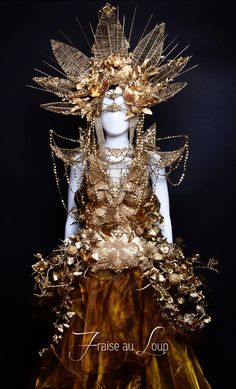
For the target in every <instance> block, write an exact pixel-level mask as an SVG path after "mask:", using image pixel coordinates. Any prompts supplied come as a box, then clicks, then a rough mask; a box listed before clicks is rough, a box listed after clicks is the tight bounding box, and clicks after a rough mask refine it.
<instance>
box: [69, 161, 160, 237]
mask: <svg viewBox="0 0 236 389" xmlns="http://www.w3.org/2000/svg"><path fill="white" fill-rule="evenodd" d="M116 166H117V169H119V168H120V165H119V163H117V164H116ZM108 170H109V162H107V161H106V162H105V161H104V160H102V159H100V158H98V157H96V156H94V155H93V156H90V158H89V159H88V165H87V174H86V175H85V178H84V181H83V183H82V186H81V187H80V188H79V189H78V190H77V192H76V193H75V202H76V205H77V218H78V221H79V223H80V224H82V226H83V227H84V228H91V229H92V230H96V231H98V230H99V231H102V232H103V233H105V234H107V235H111V234H112V235H113V234H114V235H116V234H119V233H122V231H123V232H128V231H130V229H132V230H133V231H136V230H138V229H140V228H142V229H143V230H145V229H150V228H151V227H152V226H153V225H154V224H155V223H156V222H157V221H160V220H161V218H162V217H161V215H160V213H159V209H160V203H159V200H158V199H157V197H156V196H155V194H154V192H153V188H152V184H151V180H150V173H149V170H148V165H147V163H146V159H145V158H142V159H141V162H140V160H138V159H137V158H135V157H133V158H132V160H131V162H130V167H129V168H128V173H127V174H126V175H124V176H121V179H120V180H119V181H120V182H118V183H117V182H114V180H113V178H112V177H111V175H109V173H108Z"/></svg>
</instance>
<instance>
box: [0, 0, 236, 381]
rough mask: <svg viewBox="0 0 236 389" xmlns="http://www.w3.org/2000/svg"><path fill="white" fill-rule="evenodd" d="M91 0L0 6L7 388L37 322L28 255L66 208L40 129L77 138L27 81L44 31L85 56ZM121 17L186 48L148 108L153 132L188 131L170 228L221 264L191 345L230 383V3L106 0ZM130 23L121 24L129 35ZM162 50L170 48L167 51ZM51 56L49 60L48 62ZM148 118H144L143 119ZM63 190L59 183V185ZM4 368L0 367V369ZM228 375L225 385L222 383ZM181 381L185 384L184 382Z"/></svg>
mask: <svg viewBox="0 0 236 389" xmlns="http://www.w3.org/2000/svg"><path fill="white" fill-rule="evenodd" d="M104 3H105V2H102V1H75V2H71V1H60V2H58V1H55V2H47V1H45V2H36V1H35V2H27V1H22V2H21V1H18V2H13V1H12V2H11V1H10V2H0V9H1V23H0V29H1V33H0V40H1V45H0V50H1V53H0V77H1V91H0V96H1V97H0V98H1V119H2V120H1V130H0V133H1V156H2V157H3V164H1V174H2V178H1V183H2V185H1V194H2V195H3V199H2V202H1V205H2V207H1V227H2V229H1V231H2V234H1V236H2V240H1V242H2V244H1V254H2V258H1V286H2V293H1V299H2V301H1V317H2V318H1V321H2V324H3V325H4V330H3V332H2V345H1V357H2V358H3V361H4V362H5V363H6V368H7V367H8V368H9V369H10V374H8V375H7V380H8V385H7V386H6V387H7V388H10V389H11V388H12V389H13V388H14V389H21V388H26V386H27V383H28V381H29V379H30V376H31V373H32V371H33V370H34V368H35V366H36V365H37V361H38V354H37V352H38V349H39V348H41V347H43V346H45V344H46V339H47V330H46V329H45V328H42V327H41V325H39V324H37V323H34V322H33V321H32V318H31V315H30V304H31V295H32V293H33V281H32V277H31V265H32V263H33V262H34V258H33V254H34V253H36V252H41V253H43V254H45V255H46V254H48V253H49V252H50V250H51V249H52V248H53V247H55V246H56V244H57V243H58V240H59V239H61V238H63V234H64V223H65V220H66V213H65V211H64V209H63V207H62V205H61V203H60V198H59V195H58V192H57V189H56V184H55V181H54V176H53V172H52V165H51V159H50V152H49V147H48V134H49V129H50V128H53V129H55V130H56V131H57V132H59V133H61V134H62V135H68V136H72V137H73V136H74V137H76V136H77V131H76V128H77V126H78V118H76V117H71V118H69V117H66V116H65V117H64V116H63V115H55V114H53V113H50V112H47V111H44V110H42V109H40V108H39V104H40V103H43V102H49V101H53V100H55V99H54V97H53V96H52V95H51V94H47V93H46V92H41V91H37V90H35V89H30V88H27V87H26V85H27V84H31V85H33V82H32V81H31V78H32V77H33V76H35V75H39V73H37V72H36V71H35V70H33V68H34V67H36V68H39V69H41V70H43V71H46V72H47V73H50V74H54V73H53V70H52V69H50V68H49V67H48V66H46V65H45V64H44V63H43V62H42V59H45V60H50V57H52V55H51V49H50V43H49V39H51V38H54V39H58V40H62V41H64V42H66V39H65V38H64V36H63V35H62V34H61V33H60V31H59V29H61V30H62V31H63V32H64V33H65V34H66V35H67V36H68V37H69V38H70V39H71V40H72V41H73V43H75V44H76V45H77V47H79V48H80V50H81V51H84V52H85V53H86V54H87V55H89V54H90V52H89V49H88V46H87V44H86V41H85V39H84V37H83V35H82V33H81V31H80V29H79V27H78V24H77V22H76V20H75V16H77V17H78V18H79V20H80V22H81V24H82V25H83V27H84V29H85V32H86V35H87V36H88V39H89V40H90V42H92V36H91V32H90V30H89V27H88V21H89V20H91V22H92V24H93V26H96V24H97V11H98V10H99V9H100V8H101V7H102V6H103V5H104ZM111 3H112V4H119V5H120V15H123V13H126V15H127V19H126V23H127V24H126V25H127V26H129V25H130V23H131V19H132V14H133V10H134V7H135V5H137V6H138V8H137V14H136V19H135V24H134V29H133V35H132V40H131V49H132V48H134V45H135V42H137V40H138V38H139V36H140V35H141V32H142V30H143V29H144V26H145V24H146V22H147V20H148V18H149V16H150V14H151V13H154V17H153V19H152V21H151V23H150V26H149V29H148V31H149V30H150V28H151V27H153V26H154V23H155V22H162V21H165V22H166V30H167V32H168V34H169V35H168V37H167V43H169V42H170V41H171V40H172V39H173V38H174V37H175V36H176V35H177V36H178V39H177V40H178V41H179V42H180V45H179V48H178V49H177V51H175V53H178V52H179V51H180V50H181V49H182V48H183V47H185V46H186V45H187V44H190V48H188V49H187V52H186V53H187V54H191V55H193V58H192V59H191V63H190V64H191V65H194V64H199V66H198V67H197V68H196V69H194V70H193V71H190V72H187V73H186V74H184V75H183V76H182V79H184V80H186V81H187V82H188V84H189V85H188V86H187V87H186V88H185V89H184V90H183V91H181V92H180V93H179V94H178V95H177V96H175V97H174V98H172V99H171V100H170V101H168V102H166V103H164V104H160V105H159V106H157V107H156V108H155V112H154V113H155V115H154V118H153V120H156V121H157V127H158V131H159V135H160V136H165V135H175V134H188V135H189V137H190V158H189V163H188V169H187V174H186V177H185V179H184V181H183V183H182V185H181V186H179V187H177V188H174V187H170V201H171V216H172V224H173V232H174V236H175V237H176V236H179V235H180V236H182V238H183V239H184V241H185V244H186V252H187V253H196V252H198V253H200V254H201V257H202V258H203V259H207V258H209V257H215V258H217V259H218V260H219V261H220V273H219V275H217V274H216V273H210V274H209V273H208V274H207V277H208V282H209V288H210V289H211V290H212V294H211V302H210V307H209V311H210V314H211V315H212V319H213V320H212V323H211V324H210V325H208V327H207V328H206V329H205V330H204V331H203V332H202V341H201V343H200V344H199V345H198V346H196V353H197V355H198V357H199V360H200V362H201V365H202V367H203V370H204V372H205V375H206V377H207V378H208V380H209V381H210V383H211V385H212V388H215V389H216V388H219V389H221V388H223V387H224V388H231V387H233V386H234V385H233V377H234V351H235V349H234V346H233V340H234V325H235V310H234V307H235V293H234V288H235V236H234V218H235V214H234V208H235V141H236V136H235V128H234V127H235V124H234V120H235V103H234V102H235V78H234V75H235V57H234V52H235V47H234V30H233V22H234V20H233V11H232V9H231V6H230V3H228V2H227V1H224V2H220V3H219V4H217V2H210V1H208V2H203V1H155V2H154V1H153V2H152V1H142V2H141V1H128V2H126V1H115V2H114V1H111ZM128 33H129V28H127V29H126V36H128ZM171 57H172V56H171ZM51 63H52V61H51ZM149 122H150V120H149ZM65 191H66V188H64V193H66V192H65ZM4 369H5V368H4ZM231 383H232V384H231ZM183 389H184V388H183Z"/></svg>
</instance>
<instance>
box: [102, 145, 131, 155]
mask: <svg viewBox="0 0 236 389" xmlns="http://www.w3.org/2000/svg"><path fill="white" fill-rule="evenodd" d="M105 149H106V155H107V156H112V157H123V156H126V155H130V154H131V152H133V146H131V145H128V146H126V147H121V148H119V147H106V148H105Z"/></svg>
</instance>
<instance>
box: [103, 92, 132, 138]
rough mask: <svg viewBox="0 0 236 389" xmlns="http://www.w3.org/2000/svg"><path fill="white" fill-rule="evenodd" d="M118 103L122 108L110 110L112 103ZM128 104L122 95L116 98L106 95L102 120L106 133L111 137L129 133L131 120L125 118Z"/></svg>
mask: <svg viewBox="0 0 236 389" xmlns="http://www.w3.org/2000/svg"><path fill="white" fill-rule="evenodd" d="M114 103H115V104H118V105H120V106H121V110H117V111H109V110H106V109H107V107H109V106H111V105H112V104H114ZM126 112H127V110H126V104H125V101H124V97H123V96H122V95H120V96H117V97H115V98H111V97H108V96H104V98H103V100H102V112H101V121H102V127H103V130H104V133H105V135H106V136H109V137H116V136H120V135H123V134H125V133H127V135H128V129H129V124H130V123H129V120H127V119H125V115H126Z"/></svg>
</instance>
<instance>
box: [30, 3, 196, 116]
mask: <svg viewBox="0 0 236 389" xmlns="http://www.w3.org/2000/svg"><path fill="white" fill-rule="evenodd" d="M100 12H101V16H100V18H99V22H98V26H97V29H96V32H95V34H94V44H93V46H92V50H91V51H92V54H93V55H92V56H91V58H89V57H87V56H86V55H85V54H83V53H82V52H81V51H79V50H78V49H77V48H75V47H72V46H70V45H68V44H65V43H62V42H59V41H55V40H51V45H52V50H53V53H54V56H55V58H56V60H57V62H58V64H59V65H60V67H61V69H62V70H63V72H64V74H65V78H60V77H51V76H48V77H34V78H33V80H34V81H35V82H36V83H38V84H39V85H40V86H41V87H43V88H44V89H45V90H47V91H49V92H52V93H54V94H55V95H57V96H58V97H60V98H61V99H62V101H61V102H53V103H46V104H42V105H41V106H42V107H43V108H45V109H48V110H50V111H53V112H57V113H62V114H65V115H81V116H86V118H87V119H88V120H91V119H92V118H93V117H96V116H98V115H99V113H100V108H101V104H100V102H101V97H102V96H104V94H105V93H106V92H107V90H108V89H109V88H110V87H111V86H114V88H115V93H117V94H121V93H122V95H123V97H124V100H125V103H126V105H127V108H128V112H127V114H126V118H127V119H129V118H132V117H134V116H135V115H137V114H139V113H141V112H142V113H145V114H151V113H152V112H151V110H150V107H152V106H154V105H156V104H158V103H160V102H162V101H165V100H167V99H169V98H170V97H172V96H173V95H175V94H176V93H177V92H179V91H180V90H181V89H182V88H183V87H184V86H185V85H186V84H187V83H186V82H172V81H173V80H174V79H175V78H176V77H177V76H178V75H179V74H180V72H181V70H182V69H183V68H184V67H185V65H186V64H187V62H188V61H189V59H190V56H186V57H182V56H177V57H176V58H174V59H171V60H168V61H167V62H166V63H165V64H163V60H164V59H165V57H164V55H163V52H164V50H163V46H164V39H165V24H164V23H161V24H157V25H156V26H155V27H154V28H153V29H152V30H151V31H150V32H149V33H148V34H147V35H146V36H145V37H143V38H142V39H140V41H139V42H138V44H137V46H136V48H135V49H134V50H133V52H129V51H128V49H129V47H130V45H129V42H128V40H127V39H126V37H125V35H124V28H123V26H122V25H121V23H120V21H119V20H118V13H117V12H116V8H115V7H113V6H111V5H110V4H106V5H105V6H104V7H103V8H102V10H101V11H100Z"/></svg>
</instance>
